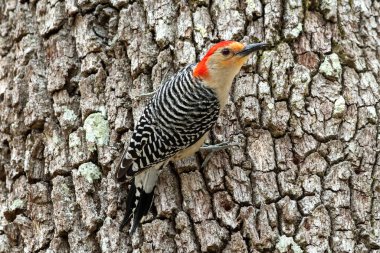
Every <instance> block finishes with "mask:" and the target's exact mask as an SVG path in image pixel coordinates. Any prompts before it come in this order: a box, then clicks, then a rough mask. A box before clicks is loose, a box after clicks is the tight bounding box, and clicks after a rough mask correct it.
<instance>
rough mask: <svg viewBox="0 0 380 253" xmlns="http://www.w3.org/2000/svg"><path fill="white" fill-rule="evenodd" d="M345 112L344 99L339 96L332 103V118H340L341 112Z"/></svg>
mask: <svg viewBox="0 0 380 253" xmlns="http://www.w3.org/2000/svg"><path fill="white" fill-rule="evenodd" d="M345 112H346V101H345V100H344V98H343V97H342V96H339V98H338V99H337V100H336V101H335V103H334V112H333V117H334V118H341V117H343V114H344V113H345Z"/></svg>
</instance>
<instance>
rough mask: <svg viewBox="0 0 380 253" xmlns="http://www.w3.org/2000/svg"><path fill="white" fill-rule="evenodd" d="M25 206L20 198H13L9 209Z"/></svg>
mask: <svg viewBox="0 0 380 253" xmlns="http://www.w3.org/2000/svg"><path fill="white" fill-rule="evenodd" d="M24 208H25V202H24V201H23V200H22V199H15V200H14V201H13V202H12V205H11V206H10V207H9V210H10V211H15V210H19V209H24Z"/></svg>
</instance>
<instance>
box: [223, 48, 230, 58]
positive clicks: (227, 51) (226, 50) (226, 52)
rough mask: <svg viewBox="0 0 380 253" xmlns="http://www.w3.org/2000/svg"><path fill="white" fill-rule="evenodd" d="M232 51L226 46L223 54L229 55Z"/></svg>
mask: <svg viewBox="0 0 380 253" xmlns="http://www.w3.org/2000/svg"><path fill="white" fill-rule="evenodd" d="M230 52H231V51H230V50H229V49H228V48H224V49H223V50H222V55H224V56H227V55H229V54H230Z"/></svg>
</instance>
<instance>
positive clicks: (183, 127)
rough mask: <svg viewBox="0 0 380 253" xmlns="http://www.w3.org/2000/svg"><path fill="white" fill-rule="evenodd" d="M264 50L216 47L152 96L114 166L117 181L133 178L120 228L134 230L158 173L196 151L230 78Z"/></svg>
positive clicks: (147, 205) (149, 201)
mask: <svg viewBox="0 0 380 253" xmlns="http://www.w3.org/2000/svg"><path fill="white" fill-rule="evenodd" d="M265 46H266V44H265V43H256V44H251V45H247V46H244V45H243V44H241V43H239V42H236V41H222V42H219V43H218V44H216V45H214V46H213V47H211V49H210V50H209V51H208V52H207V54H206V55H205V56H204V58H203V59H202V60H201V61H200V62H199V63H198V64H192V65H188V66H187V67H185V68H183V69H182V70H180V71H179V72H178V73H177V74H175V75H174V76H173V77H171V78H170V79H169V80H168V81H166V82H165V83H164V84H163V85H162V86H161V87H160V88H159V89H158V90H157V92H155V94H154V95H153V97H152V98H151V100H150V102H149V103H148V105H147V106H146V108H145V110H144V112H143V115H142V116H141V118H140V120H139V121H138V123H137V125H136V127H135V129H134V132H133V135H132V138H131V140H130V143H129V147H128V148H127V149H126V150H125V152H124V154H123V156H122V158H121V160H120V164H119V167H118V171H117V175H116V176H117V178H118V180H122V179H123V178H124V177H125V176H126V175H127V176H130V177H134V178H133V180H132V182H131V185H130V189H129V192H128V196H127V210H126V214H125V217H124V220H123V222H122V224H121V226H120V229H122V228H123V226H124V225H125V224H127V223H128V222H129V220H130V219H132V226H131V229H130V233H133V232H134V231H135V229H136V227H137V225H138V224H139V222H140V220H141V218H142V217H143V216H144V215H146V214H147V213H148V211H149V209H150V206H151V205H152V201H153V194H154V188H155V185H156V181H157V178H158V175H159V173H160V170H161V169H162V168H163V167H165V165H166V164H167V163H168V162H169V161H175V160H178V159H181V158H184V157H187V156H189V155H192V154H194V153H195V152H197V151H198V150H199V148H200V147H201V146H202V145H203V142H204V141H205V139H206V137H207V134H208V132H209V131H210V129H211V128H212V127H213V126H214V124H215V122H216V120H217V118H218V116H219V113H220V111H221V110H222V109H223V107H224V106H225V104H226V102H227V99H228V93H229V91H230V88H231V85H232V81H233V79H234V77H235V76H236V75H237V74H238V72H239V71H240V68H241V67H242V66H243V64H244V63H245V62H246V61H247V59H248V57H249V55H250V54H251V53H252V52H253V51H256V50H259V49H262V48H263V47H265Z"/></svg>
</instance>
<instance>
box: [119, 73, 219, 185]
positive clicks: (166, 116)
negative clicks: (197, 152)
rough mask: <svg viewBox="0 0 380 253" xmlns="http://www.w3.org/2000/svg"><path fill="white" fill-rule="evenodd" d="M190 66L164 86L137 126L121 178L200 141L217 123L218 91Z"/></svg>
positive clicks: (121, 171)
mask: <svg viewBox="0 0 380 253" xmlns="http://www.w3.org/2000/svg"><path fill="white" fill-rule="evenodd" d="M192 69H193V66H188V67H186V68H184V69H183V70H182V71H180V72H179V73H178V74H177V75H175V76H173V77H172V78H171V79H170V80H169V81H167V82H166V83H165V84H164V85H163V86H161V87H160V88H159V89H158V90H157V92H156V93H155V95H154V96H153V98H152V99H151V101H150V102H149V104H148V105H147V107H146V108H145V110H144V113H143V115H142V116H141V118H140V120H139V122H138V124H137V126H136V127H135V130H134V133H133V135H132V138H131V141H130V144H129V147H128V149H127V150H126V152H125V154H124V155H123V158H122V160H121V162H120V167H119V171H118V178H119V179H121V178H123V177H124V176H125V175H128V176H133V175H135V174H136V173H139V172H141V171H143V170H144V169H146V168H149V167H151V166H153V165H156V164H160V163H162V162H164V161H166V160H168V159H169V158H171V157H172V156H174V155H175V154H176V153H177V152H179V151H181V150H183V149H185V148H188V147H190V146H191V145H193V144H194V143H196V142H197V141H198V140H199V139H200V138H201V137H202V136H203V135H204V134H205V133H206V132H208V131H209V130H210V129H211V128H212V126H213V125H214V124H215V122H216V120H217V117H218V115H219V102H218V100H217V98H216V96H215V93H214V92H213V91H212V90H211V89H210V88H208V87H206V86H205V85H203V84H202V83H201V82H200V81H199V80H196V79H194V78H193V76H192Z"/></svg>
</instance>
